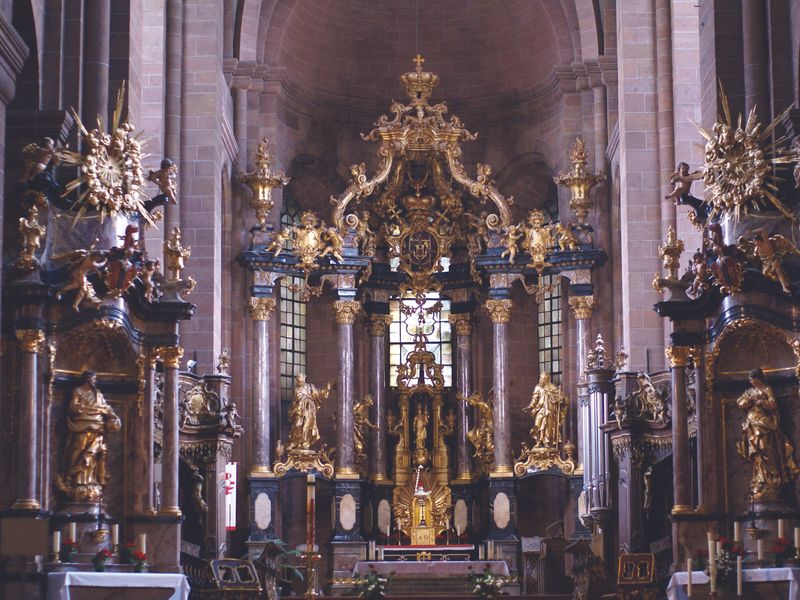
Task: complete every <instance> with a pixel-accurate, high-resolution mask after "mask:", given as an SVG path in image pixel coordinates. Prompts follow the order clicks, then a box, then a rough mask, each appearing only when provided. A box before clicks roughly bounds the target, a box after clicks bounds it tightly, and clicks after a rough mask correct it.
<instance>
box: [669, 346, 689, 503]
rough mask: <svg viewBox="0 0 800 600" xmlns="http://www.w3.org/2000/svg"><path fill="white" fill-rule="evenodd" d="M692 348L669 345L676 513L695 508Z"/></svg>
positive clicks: (673, 479) (673, 481) (673, 482)
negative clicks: (689, 393) (689, 401)
mask: <svg viewBox="0 0 800 600" xmlns="http://www.w3.org/2000/svg"><path fill="white" fill-rule="evenodd" d="M690 351H691V349H690V348H689V347H687V346H668V347H667V348H666V349H665V352H666V355H667V359H668V360H669V366H670V373H671V374H672V486H673V491H672V493H673V503H672V514H681V513H686V512H691V511H692V506H691V497H692V495H691V494H692V487H691V470H690V468H689V430H688V426H687V417H688V415H687V410H686V366H687V365H688V364H689V355H690Z"/></svg>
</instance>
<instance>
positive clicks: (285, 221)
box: [280, 190, 307, 425]
mask: <svg viewBox="0 0 800 600" xmlns="http://www.w3.org/2000/svg"><path fill="white" fill-rule="evenodd" d="M283 199H284V202H283V206H284V208H283V213H282V214H281V228H283V227H288V226H289V225H297V224H299V223H300V210H299V207H298V206H297V204H296V203H295V202H294V200H292V198H291V197H290V196H289V195H288V192H287V191H286V190H284V192H283ZM302 284H303V280H302V279H301V278H299V277H284V278H282V279H281V298H280V314H281V419H282V420H283V424H284V425H288V420H287V419H288V414H289V407H290V406H291V403H292V397H293V395H294V378H295V375H297V374H298V373H304V372H305V370H306V341H307V337H306V336H307V331H306V303H305V302H304V301H303V300H301V299H300V292H299V291H298V290H299V289H300V288H299V287H298V285H299V286H300V287H302Z"/></svg>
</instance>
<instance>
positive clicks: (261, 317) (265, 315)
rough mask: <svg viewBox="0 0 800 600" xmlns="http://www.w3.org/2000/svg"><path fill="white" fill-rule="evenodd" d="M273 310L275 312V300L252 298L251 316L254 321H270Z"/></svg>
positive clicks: (259, 297)
mask: <svg viewBox="0 0 800 600" xmlns="http://www.w3.org/2000/svg"><path fill="white" fill-rule="evenodd" d="M273 310H275V298H267V297H264V296H251V297H250V316H251V317H252V318H253V320H254V321H269V318H270V317H271V316H272V311H273Z"/></svg>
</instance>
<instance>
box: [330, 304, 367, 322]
mask: <svg viewBox="0 0 800 600" xmlns="http://www.w3.org/2000/svg"><path fill="white" fill-rule="evenodd" d="M333 311H334V314H335V315H336V322H337V323H338V324H339V325H352V324H353V323H355V322H356V317H358V313H359V312H360V311H361V302H359V301H358V300H336V301H335V302H334V303H333Z"/></svg>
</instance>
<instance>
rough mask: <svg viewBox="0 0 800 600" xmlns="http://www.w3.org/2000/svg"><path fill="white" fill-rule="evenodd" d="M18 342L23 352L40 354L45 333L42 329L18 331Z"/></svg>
mask: <svg viewBox="0 0 800 600" xmlns="http://www.w3.org/2000/svg"><path fill="white" fill-rule="evenodd" d="M16 336H17V341H18V342H19V347H20V348H21V349H22V351H23V352H31V353H33V354H39V353H40V352H41V351H42V344H43V343H44V331H42V330H41V329H17V331H16Z"/></svg>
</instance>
